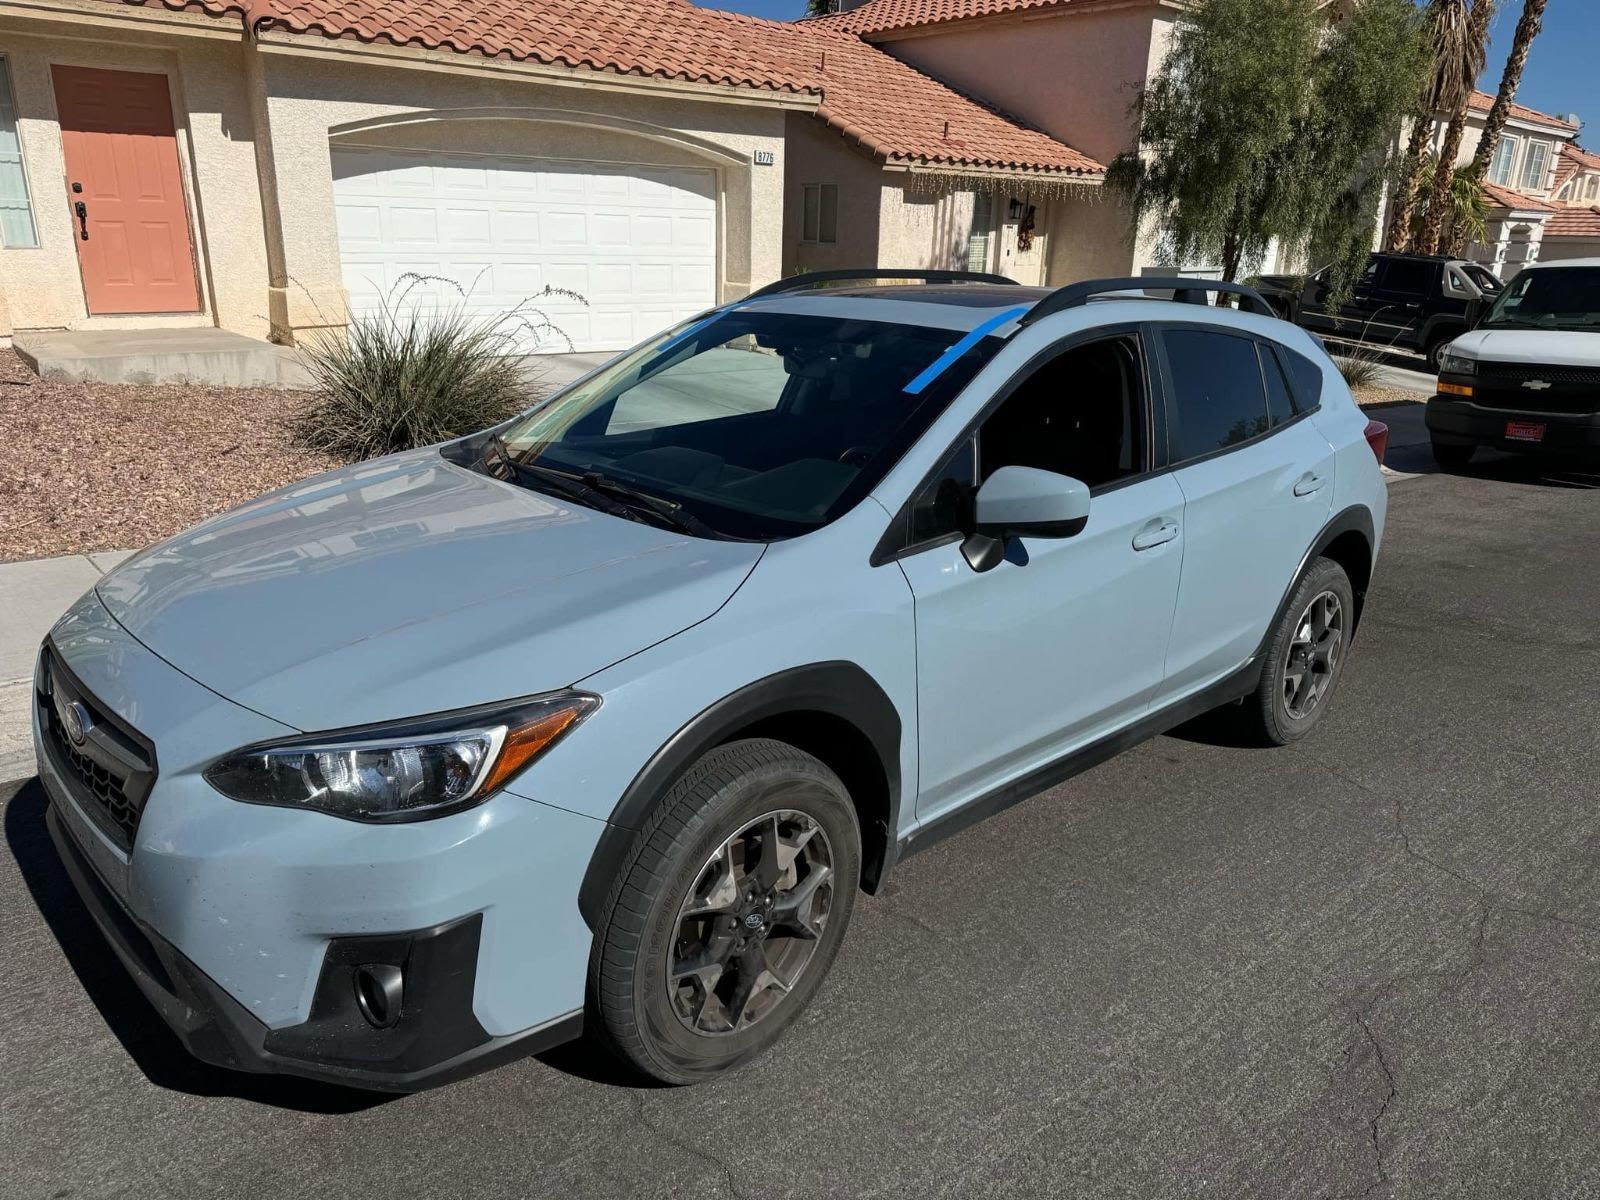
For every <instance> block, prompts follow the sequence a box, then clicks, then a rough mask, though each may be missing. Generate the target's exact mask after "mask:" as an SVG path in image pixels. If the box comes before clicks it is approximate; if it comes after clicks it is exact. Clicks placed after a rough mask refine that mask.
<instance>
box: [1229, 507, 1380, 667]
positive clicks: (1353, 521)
mask: <svg viewBox="0 0 1600 1200" xmlns="http://www.w3.org/2000/svg"><path fill="white" fill-rule="evenodd" d="M1347 533H1359V534H1360V535H1361V536H1362V537H1363V538H1364V539H1365V540H1366V543H1367V553H1368V554H1369V555H1372V554H1375V552H1376V549H1377V544H1378V538H1377V527H1376V525H1375V524H1374V522H1373V520H1372V510H1371V509H1369V508H1368V507H1367V506H1366V505H1365V504H1352V505H1351V506H1350V507H1349V508H1346V509H1344V510H1342V511H1341V512H1339V513H1338V514H1337V515H1335V516H1334V517H1333V518H1332V519H1331V520H1330V521H1329V522H1328V523H1327V524H1326V525H1324V526H1323V527H1322V532H1321V533H1319V534H1317V536H1316V540H1315V541H1313V542H1312V543H1311V545H1310V546H1308V547H1307V548H1306V552H1305V553H1304V554H1303V555H1301V557H1300V563H1299V565H1298V566H1296V567H1295V569H1294V574H1293V575H1292V576H1290V578H1289V586H1288V587H1286V588H1285V589H1284V591H1283V598H1282V599H1281V600H1279V601H1278V607H1277V609H1276V610H1275V611H1274V612H1273V614H1272V623H1271V624H1270V625H1268V626H1267V631H1266V633H1265V634H1263V635H1262V637H1261V644H1260V645H1259V646H1257V647H1256V653H1255V662H1256V663H1258V664H1260V665H1261V666H1263V667H1264V666H1265V665H1266V661H1267V649H1268V647H1269V646H1271V644H1272V635H1273V632H1274V631H1275V630H1276V629H1277V628H1278V626H1279V625H1280V624H1281V623H1282V621H1283V618H1284V614H1285V613H1286V612H1288V610H1289V601H1291V600H1293V599H1294V594H1295V591H1296V589H1298V588H1299V586H1300V580H1301V579H1302V578H1304V576H1305V573H1306V568H1307V567H1309V566H1310V565H1311V564H1312V562H1313V561H1314V560H1316V559H1317V558H1320V557H1321V556H1322V552H1323V551H1324V550H1326V549H1327V548H1328V547H1329V546H1331V545H1333V543H1334V542H1335V541H1337V540H1338V539H1339V538H1341V537H1343V536H1344V535H1345V534H1347ZM1372 565H1373V564H1372V563H1371V561H1370V560H1369V562H1368V568H1369V574H1370V568H1371V566H1372ZM1350 582H1351V583H1352V585H1354V587H1355V589H1356V620H1355V624H1354V626H1352V628H1351V631H1350V639H1351V641H1354V640H1355V634H1356V630H1357V629H1359V628H1360V624H1361V620H1360V618H1361V610H1362V607H1363V605H1364V602H1365V599H1366V587H1365V586H1364V585H1363V584H1362V583H1361V582H1360V581H1358V580H1354V579H1352V580H1351V581H1350Z"/></svg>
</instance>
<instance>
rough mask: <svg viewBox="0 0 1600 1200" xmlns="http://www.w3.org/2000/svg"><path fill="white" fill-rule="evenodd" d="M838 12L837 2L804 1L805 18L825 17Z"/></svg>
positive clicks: (824, 0)
mask: <svg viewBox="0 0 1600 1200" xmlns="http://www.w3.org/2000/svg"><path fill="white" fill-rule="evenodd" d="M838 11H839V0H806V16H808V17H825V16H827V15H828V14H829V13H831V12H838Z"/></svg>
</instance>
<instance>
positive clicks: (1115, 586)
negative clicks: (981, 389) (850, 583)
mask: <svg viewBox="0 0 1600 1200" xmlns="http://www.w3.org/2000/svg"><path fill="white" fill-rule="evenodd" d="M1151 384H1152V374H1151V372H1150V371H1149V370H1148V367H1147V348H1146V344H1145V341H1144V339H1143V338H1142V337H1141V335H1140V334H1139V332H1138V331H1137V330H1136V329H1132V328H1129V329H1125V330H1121V331H1119V332H1117V333H1116V334H1115V335H1112V336H1096V337H1093V338H1090V339H1088V340H1086V341H1082V342H1079V343H1077V344H1074V345H1071V346H1069V347H1067V348H1064V349H1061V350H1058V351H1055V352H1052V353H1051V354H1050V355H1049V356H1048V357H1047V358H1046V360H1045V361H1043V362H1037V363H1036V364H1034V365H1033V367H1032V368H1031V369H1029V370H1025V371H1024V372H1021V373H1019V378H1018V380H1017V381H1016V382H1015V383H1014V385H1013V387H1012V388H1011V389H1010V390H1009V392H1008V393H1005V394H1003V395H1002V398H1001V399H1000V400H999V402H998V403H997V404H996V405H992V406H991V407H990V409H989V412H988V415H987V416H985V417H984V418H982V419H981V420H980V422H979V423H978V424H977V426H976V428H975V429H973V430H972V431H970V432H969V434H968V435H967V437H966V438H964V439H963V440H962V441H961V442H960V443H958V445H957V446H956V448H955V449H954V450H953V451H952V453H951V455H950V457H949V459H948V460H947V461H946V463H945V464H944V466H943V468H942V469H941V470H939V471H938V472H936V473H935V475H934V476H933V477H932V478H930V479H929V480H928V481H927V482H926V483H925V484H924V487H923V488H922V490H921V492H920V494H919V496H918V497H917V498H916V499H915V501H914V502H913V511H912V522H911V530H912V532H911V535H910V536H911V540H912V542H913V545H912V546H911V547H910V548H909V549H908V550H907V551H906V552H905V553H903V554H902V555H901V557H900V559H899V565H900V567H901V569H902V570H903V571H904V572H905V575H906V579H907V581H908V582H909V583H910V585H911V590H912V592H913V594H914V596H915V605H916V639H917V675H918V679H917V695H918V726H919V728H918V753H919V759H920V768H919V777H920V784H919V795H918V801H917V815H918V818H919V819H926V818H928V817H930V816H938V815H940V814H942V813H945V812H949V811H952V810H954V809H956V808H959V807H961V806H962V805H964V804H966V803H968V802H969V801H972V800H974V799H976V798H978V797H979V796H982V795H983V794H985V793H987V792H989V791H991V790H993V789H994V788H996V787H998V786H999V785H1001V784H1003V783H1006V782H1009V781H1010V780H1012V779H1015V778H1017V777H1019V776H1022V775H1024V774H1026V773H1027V772H1028V771H1030V770H1031V769H1033V768H1035V767H1039V766H1042V765H1044V764H1046V763H1049V762H1050V761H1052V760H1054V759H1056V758H1059V757H1061V756H1062V755H1064V754H1065V753H1067V752H1069V751H1070V750H1071V749H1073V748H1074V747H1076V746H1078V745H1081V744H1083V743H1086V742H1088V741H1091V740H1093V739H1094V738H1096V737H1097V736H1099V735H1101V734H1103V733H1105V732H1106V731H1108V730H1112V729H1115V728H1117V727H1118V726H1120V725H1124V724H1127V723H1129V722H1130V721H1132V720H1134V719H1136V718H1137V717H1138V716H1139V715H1140V714H1142V713H1143V712H1144V711H1145V710H1146V709H1147V707H1148V705H1149V702H1150V698H1151V696H1152V694H1153V693H1154V691H1155V689H1156V687H1157V686H1158V685H1159V684H1160V681H1161V677H1162V673H1163V669H1164V660H1165V655H1166V647H1167V638H1168V635H1169V632H1170V629H1171V624H1172V613H1173V608H1174V605H1175V604H1176V601H1177V593H1178V579H1179V571H1180V565H1181V562H1182V556H1183V537H1182V530H1183V526H1182V518H1183V497H1182V493H1181V491H1180V490H1179V488H1178V485H1177V484H1176V483H1175V482H1174V480H1173V479H1172V477H1171V476H1170V475H1169V474H1166V473H1165V472H1164V471H1162V470H1158V469H1157V468H1158V467H1159V466H1160V464H1161V455H1160V454H1159V448H1160V446H1161V445H1163V444H1164V443H1163V441H1162V439H1159V438H1157V437H1153V436H1152V432H1153V421H1154V420H1155V415H1154V414H1155V409H1154V408H1153V406H1154V405H1158V404H1159V400H1158V398H1157V397H1156V396H1155V395H1154V394H1153V389H1152V386H1151ZM1012 465H1023V466H1032V467H1039V468H1043V469H1045V470H1053V471H1056V472H1057V473H1059V474H1065V475H1072V476H1073V477H1074V478H1078V479H1081V480H1082V481H1083V482H1084V483H1087V484H1089V485H1090V488H1091V495H1092V500H1091V505H1090V514H1089V521H1088V525H1087V526H1086V527H1085V528H1084V529H1083V530H1082V532H1080V533H1078V534H1077V535H1076V536H1074V537H1070V538H1063V539H1059V540H1053V539H1045V538H1031V537H1030V538H1014V539H1012V540H1011V542H1010V543H1009V544H1008V546H1007V548H1006V554H1005V557H1004V559H1003V560H1002V561H1001V562H1000V563H999V564H998V565H997V566H995V567H993V568H992V569H990V570H987V571H977V570H974V568H973V567H972V566H970V565H969V564H968V562H967V560H966V557H965V556H964V554H963V552H962V541H963V533H964V532H965V531H966V530H968V529H970V522H969V516H970V505H971V497H972V495H973V493H974V492H975V490H976V487H977V486H978V485H980V484H981V483H982V480H983V479H984V478H986V477H987V476H988V475H989V474H992V473H993V472H994V471H995V470H997V469H999V468H1000V467H1002V466H1012Z"/></svg>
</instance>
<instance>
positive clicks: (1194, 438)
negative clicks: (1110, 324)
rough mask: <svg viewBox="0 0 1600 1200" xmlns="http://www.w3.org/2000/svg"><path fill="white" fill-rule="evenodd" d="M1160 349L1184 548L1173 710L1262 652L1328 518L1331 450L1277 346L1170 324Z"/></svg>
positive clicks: (1169, 677) (1167, 685) (1170, 693)
mask: <svg viewBox="0 0 1600 1200" xmlns="http://www.w3.org/2000/svg"><path fill="white" fill-rule="evenodd" d="M1158 341H1159V344H1160V346H1161V349H1162V369H1163V371H1164V373H1165V381H1164V383H1165V386H1164V389H1163V390H1164V393H1165V395H1166V398H1167V421H1168V429H1169V433H1168V438H1169V445H1170V447H1171V456H1172V460H1173V467H1174V471H1173V478H1174V479H1175V480H1176V482H1177V484H1178V486H1179V488H1180V490H1181V491H1182V492H1183V499H1184V541H1185V547H1184V558H1183V577H1182V580H1181V582H1180V584H1179V587H1178V605H1177V611H1176V614H1175V615H1174V618H1173V627H1172V641H1171V646H1170V648H1169V650H1168V652H1167V668H1166V677H1165V679H1164V681H1163V683H1162V687H1161V700H1162V702H1163V703H1166V702H1171V701H1174V700H1177V699H1179V698H1181V697H1183V696H1186V695H1188V694H1190V693H1192V692H1195V691H1198V690H1199V689H1201V688H1203V687H1205V686H1206V685H1208V684H1211V683H1214V682H1216V681H1218V680H1220V679H1222V678H1224V677H1226V676H1227V675H1228V674H1229V673H1231V672H1232V671H1234V670H1236V669H1238V668H1239V667H1241V666H1243V665H1244V664H1245V663H1246V662H1247V661H1248V660H1249V659H1250V657H1251V656H1252V655H1253V654H1254V653H1255V651H1256V650H1257V648H1258V647H1259V646H1260V644H1261V641H1262V638H1263V637H1264V636H1265V634H1266V631H1267V629H1268V627H1269V625H1270V624H1271V622H1272V619H1273V617H1274V615H1275V614H1276V613H1277V610H1278V606H1279V604H1280V603H1281V602H1282V600H1283V597H1284V595H1285V593H1286V592H1287V590H1288V588H1289V586H1290V584H1291V583H1292V582H1293V579H1294V577H1295V573H1296V571H1297V570H1298V568H1299V566H1300V563H1301V561H1302V559H1303V558H1304V556H1305V553H1306V551H1307V550H1308V549H1309V548H1310V546H1311V544H1312V543H1313V542H1314V541H1315V540H1316V538H1317V535H1318V534H1319V533H1320V532H1321V530H1322V528H1323V526H1324V525H1325V524H1326V523H1327V521H1328V516H1329V511H1330V509H1331V506H1332V502H1333V490H1334V489H1333V474H1334V451H1333V447H1332V445H1331V444H1330V443H1329V442H1328V440H1327V439H1326V438H1325V437H1323V436H1322V433H1321V432H1320V431H1319V430H1318V429H1317V426H1316V423H1315V422H1314V421H1311V420H1309V419H1308V418H1309V417H1310V415H1311V413H1312V412H1313V411H1315V407H1314V405H1310V404H1302V405H1301V406H1300V407H1299V408H1296V407H1295V406H1294V403H1293V401H1292V400H1291V399H1290V396H1291V394H1292V393H1291V390H1290V388H1289V387H1288V385H1287V384H1286V382H1285V375H1284V371H1283V367H1282V365H1281V363H1280V360H1279V354H1280V350H1279V349H1278V348H1276V347H1275V345H1274V344H1273V343H1271V342H1266V341H1258V340H1257V339H1255V338H1253V337H1250V336H1248V335H1245V334H1242V333H1239V332H1237V331H1232V330H1226V329H1223V328H1221V327H1218V326H1213V325H1207V326H1202V325H1189V324H1174V325H1169V326H1165V327H1164V328H1163V329H1162V330H1161V332H1160V336H1159V338H1158ZM1281 352H1282V353H1287V351H1281Z"/></svg>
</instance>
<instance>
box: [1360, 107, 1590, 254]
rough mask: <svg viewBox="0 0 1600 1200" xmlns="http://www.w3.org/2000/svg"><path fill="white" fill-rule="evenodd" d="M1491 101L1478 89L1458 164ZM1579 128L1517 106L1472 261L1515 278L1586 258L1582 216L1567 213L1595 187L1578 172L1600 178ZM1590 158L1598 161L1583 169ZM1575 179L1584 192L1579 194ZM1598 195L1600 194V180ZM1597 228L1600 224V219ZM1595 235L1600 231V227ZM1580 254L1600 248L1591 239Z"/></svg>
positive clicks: (1438, 129) (1439, 143)
mask: <svg viewBox="0 0 1600 1200" xmlns="http://www.w3.org/2000/svg"><path fill="white" fill-rule="evenodd" d="M1493 106H1494V97H1493V96H1491V95H1489V94H1488V93H1487V92H1474V93H1473V95H1472V97H1471V98H1470V100H1469V101H1468V105H1467V124H1466V131H1465V134H1464V136H1463V137H1462V140H1461V150H1460V153H1459V155H1458V156H1457V159H1456V165H1457V166H1460V165H1461V164H1463V163H1467V162H1470V161H1471V160H1472V158H1473V156H1474V155H1475V154H1476V153H1477V150H1478V146H1479V144H1480V143H1481V142H1482V140H1483V134H1484V127H1485V125H1486V124H1487V122H1488V118H1489V110H1490V109H1491V108H1492V107H1493ZM1446 123H1447V122H1446V118H1443V117H1440V118H1438V119H1436V120H1435V122H1434V131H1433V143H1432V148H1433V152H1434V153H1435V154H1438V153H1439V152H1440V151H1441V150H1442V148H1443V144H1444V137H1445V125H1446ZM1580 128H1581V126H1580V123H1579V121H1578V119H1577V117H1573V116H1552V115H1551V114H1549V113H1542V112H1539V111H1538V110H1537V109H1532V108H1529V107H1527V106H1526V105H1522V104H1513V105H1512V106H1511V112H1510V116H1509V117H1508V118H1507V120H1506V127H1505V132H1504V133H1503V134H1502V135H1501V138H1500V142H1499V145H1497V146H1496V147H1495V151H1494V155H1493V157H1492V158H1491V159H1490V160H1489V174H1488V178H1487V180H1486V181H1485V183H1484V191H1485V192H1486V193H1487V196H1488V200H1489V214H1488V218H1487V220H1486V222H1485V225H1486V231H1485V237H1484V239H1483V240H1482V241H1481V242H1474V243H1472V244H1471V245H1469V246H1468V247H1467V251H1466V256H1467V257H1468V258H1470V259H1472V260H1473V261H1475V262H1480V263H1482V264H1483V265H1484V266H1486V267H1488V268H1489V270H1491V271H1493V272H1494V273H1495V274H1496V275H1498V276H1500V277H1501V278H1502V279H1510V278H1512V277H1513V276H1515V275H1516V273H1517V272H1518V271H1520V270H1521V269H1522V268H1523V267H1525V266H1526V265H1527V264H1529V263H1531V262H1538V261H1540V260H1541V259H1546V260H1547V259H1551V258H1574V257H1579V256H1580V248H1579V246H1578V244H1577V243H1578V241H1580V240H1581V239H1574V238H1573V236H1572V232H1571V231H1572V230H1573V229H1575V228H1577V227H1579V226H1581V225H1582V224H1583V218H1581V217H1578V218H1574V217H1573V216H1569V215H1568V207H1569V205H1576V204H1579V203H1581V202H1582V197H1583V196H1585V195H1587V194H1588V192H1587V188H1588V186H1589V185H1588V184H1587V182H1586V180H1584V179H1580V178H1577V177H1578V175H1580V174H1585V173H1588V172H1589V171H1593V172H1595V173H1596V174H1597V175H1600V159H1597V158H1596V157H1595V156H1594V155H1592V154H1589V153H1587V152H1586V151H1584V150H1582V149H1580V148H1579V147H1578V146H1577V144H1576V140H1575V139H1576V138H1577V136H1578V131H1579V129H1580ZM1586 162H1588V163H1594V164H1597V165H1595V166H1593V167H1585V166H1584V165H1583V164H1584V163H1586ZM1574 183H1576V184H1577V186H1578V188H1579V189H1580V190H1579V191H1578V192H1576V193H1574V191H1573V190H1572V185H1573V184H1574ZM1595 196H1596V198H1600V184H1597V185H1596V191H1595ZM1590 202H1591V203H1593V200H1591V201H1590ZM1595 225H1596V226H1597V227H1600V220H1597V221H1596V222H1595ZM1385 228H1387V222H1385ZM1595 236H1600V229H1597V232H1596V235H1595ZM1581 253H1587V254H1593V253H1595V250H1594V249H1593V248H1592V243H1591V248H1589V249H1587V250H1582V251H1581Z"/></svg>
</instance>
